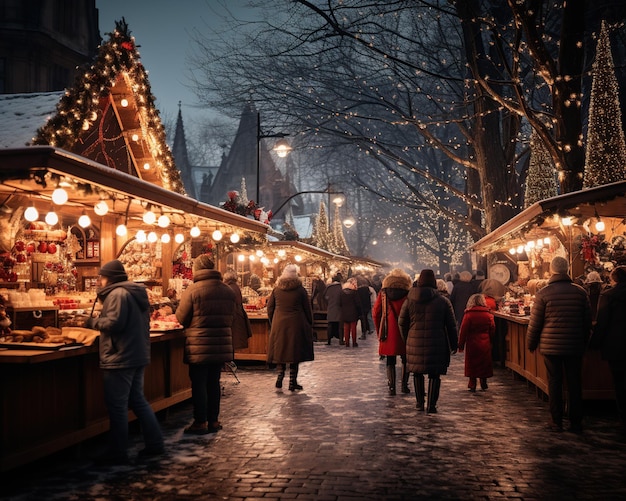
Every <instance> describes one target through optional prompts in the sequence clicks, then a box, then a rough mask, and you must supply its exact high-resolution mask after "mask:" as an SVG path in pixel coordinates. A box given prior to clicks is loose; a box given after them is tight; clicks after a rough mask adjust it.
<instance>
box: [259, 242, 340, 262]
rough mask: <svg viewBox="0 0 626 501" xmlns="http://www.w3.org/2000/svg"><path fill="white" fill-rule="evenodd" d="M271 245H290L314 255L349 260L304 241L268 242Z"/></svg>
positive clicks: (277, 246)
mask: <svg viewBox="0 0 626 501" xmlns="http://www.w3.org/2000/svg"><path fill="white" fill-rule="evenodd" d="M269 244H270V246H271V247H276V248H281V247H282V248H285V247H290V248H292V249H295V250H298V251H301V252H306V253H308V254H312V255H314V256H319V257H321V258H324V259H332V260H335V261H345V262H349V261H350V258H349V257H346V256H340V255H338V254H333V253H332V252H328V251H327V250H324V249H320V248H319V247H315V246H314V245H309V244H305V243H304V242H299V241H297V240H280V241H275V242H269Z"/></svg>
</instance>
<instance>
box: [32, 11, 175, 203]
mask: <svg viewBox="0 0 626 501" xmlns="http://www.w3.org/2000/svg"><path fill="white" fill-rule="evenodd" d="M130 33H131V32H130V30H129V29H128V24H127V23H126V21H125V20H124V18H122V20H121V21H116V23H115V31H114V32H113V33H108V35H109V39H108V40H107V41H106V42H104V43H103V44H102V45H101V46H100V48H99V50H98V55H97V56H96V58H95V60H94V62H93V63H91V64H90V65H87V66H85V67H84V68H83V69H82V71H81V73H79V74H78V75H77V77H76V79H75V81H74V85H73V86H72V87H71V88H70V89H68V90H67V91H66V92H65V95H64V96H63V97H62V98H61V100H60V102H59V104H58V105H57V114H56V115H54V116H53V117H52V118H51V119H50V120H49V121H48V122H47V123H46V125H44V126H43V127H41V128H40V129H39V130H38V131H37V136H36V137H35V138H34V139H33V143H34V144H48V145H51V146H55V147H58V148H64V149H66V150H68V151H73V152H75V151H76V150H80V153H81V154H82V155H84V156H86V157H88V158H91V159H93V160H95V161H98V162H100V163H103V164H105V165H108V166H109V167H111V168H116V169H118V170H124V169H123V168H121V166H119V165H117V163H118V162H119V161H120V160H121V158H123V156H121V155H117V157H116V156H115V154H114V153H112V152H111V151H110V150H111V145H112V144H117V145H122V147H125V143H124V132H123V131H122V130H121V129H120V126H119V125H117V124H116V123H113V122H116V119H115V114H114V113H113V111H112V110H111V106H110V101H109V95H110V94H111V90H112V88H113V87H115V85H116V84H117V83H118V82H122V81H123V82H125V83H126V84H127V85H128V87H129V88H130V89H131V90H132V93H133V95H132V96H129V99H133V101H134V103H135V105H136V106H137V111H138V114H139V121H140V123H141V132H142V137H143V138H144V139H145V142H146V144H147V146H148V147H149V149H150V154H151V155H152V156H153V158H154V159H155V161H156V166H155V167H156V169H157V174H158V178H159V179H160V180H161V182H162V184H163V187H164V188H166V189H169V190H171V191H174V192H176V193H181V194H184V193H185V191H184V187H183V183H182V180H181V177H180V171H179V170H178V169H177V168H176V165H175V163H174V158H173V156H172V154H171V151H170V149H169V147H168V146H167V143H166V138H165V128H164V126H163V124H162V123H161V119H160V117H159V112H158V110H157V109H156V106H155V98H154V96H153V95H152V92H151V89H150V83H149V81H148V74H147V72H146V70H145V68H144V67H143V65H142V64H141V61H140V56H139V51H138V50H137V45H136V44H135V38H134V37H132V36H131V34H130ZM104 122H107V123H104ZM126 161H127V162H128V160H126ZM126 170H127V171H129V170H130V168H129V166H126Z"/></svg>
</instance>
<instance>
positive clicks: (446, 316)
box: [398, 287, 458, 374]
mask: <svg viewBox="0 0 626 501" xmlns="http://www.w3.org/2000/svg"><path fill="white" fill-rule="evenodd" d="M398 324H399V326H400V331H401V332H402V337H404V338H405V340H406V358H407V367H408V370H409V372H413V373H415V374H446V373H447V372H448V366H449V365H450V353H451V352H453V351H456V349H457V346H458V337H457V330H456V320H455V318H454V311H453V310H452V303H450V300H449V299H448V298H445V297H443V296H442V295H441V294H439V293H438V292H437V290H436V289H433V288H431V287H412V288H411V290H410V291H409V294H408V296H407V300H406V301H405V302H404V304H403V305H402V310H400V316H399V318H398Z"/></svg>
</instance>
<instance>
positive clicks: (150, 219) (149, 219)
mask: <svg viewBox="0 0 626 501" xmlns="http://www.w3.org/2000/svg"><path fill="white" fill-rule="evenodd" d="M142 219H143V222H144V223H146V224H154V222H155V221H156V214H155V213H154V212H152V210H150V209H148V210H147V211H146V212H144V213H143V218H142Z"/></svg>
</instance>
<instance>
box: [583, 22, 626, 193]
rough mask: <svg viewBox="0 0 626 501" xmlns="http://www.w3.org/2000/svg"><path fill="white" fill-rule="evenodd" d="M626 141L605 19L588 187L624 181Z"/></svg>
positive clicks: (587, 156)
mask: <svg viewBox="0 0 626 501" xmlns="http://www.w3.org/2000/svg"><path fill="white" fill-rule="evenodd" d="M625 169H626V142H625V140H624V130H623V129H622V113H621V109H620V103H619V89H618V84H617V78H616V77H615V65H614V63H613V55H612V54H611V42H610V40H609V31H608V27H607V24H606V22H605V21H602V28H601V30H600V36H599V38H598V45H597V49H596V60H595V61H594V63H593V83H592V85H591V102H590V105H589V128H588V131H587V150H586V154H585V177H584V186H585V188H591V187H593V186H600V185H603V184H608V183H613V182H615V181H623V180H624V178H625V177H626V175H625V174H626V171H625Z"/></svg>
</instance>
